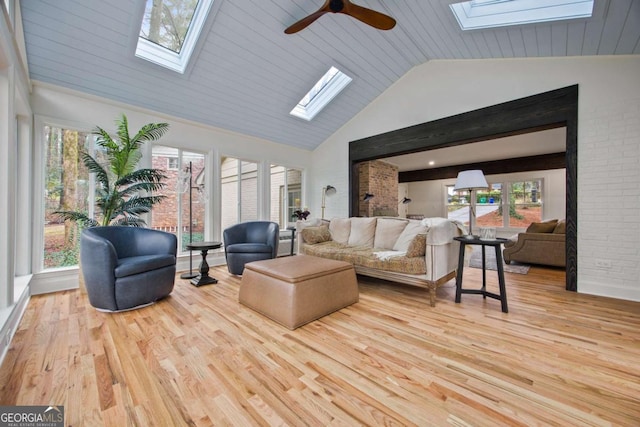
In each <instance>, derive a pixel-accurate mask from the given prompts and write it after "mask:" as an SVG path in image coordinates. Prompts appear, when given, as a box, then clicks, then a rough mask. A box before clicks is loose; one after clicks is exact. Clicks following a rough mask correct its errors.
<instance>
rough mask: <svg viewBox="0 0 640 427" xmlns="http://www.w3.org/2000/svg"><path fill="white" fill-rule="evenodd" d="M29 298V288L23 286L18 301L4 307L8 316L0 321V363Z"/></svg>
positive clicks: (0, 363) (7, 349)
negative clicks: (0, 323) (0, 326)
mask: <svg viewBox="0 0 640 427" xmlns="http://www.w3.org/2000/svg"><path fill="white" fill-rule="evenodd" d="M30 298H31V295H30V290H29V286H28V285H27V286H25V287H24V288H23V290H22V294H20V297H19V298H18V301H17V302H16V303H15V304H14V305H12V306H11V307H7V308H6V309H4V310H6V311H7V314H8V316H7V318H6V320H5V321H4V322H3V323H2V328H1V329H0V365H2V363H3V362H4V358H5V357H6V355H7V352H8V351H9V346H10V345H11V340H12V339H13V336H14V335H15V333H16V331H17V330H18V325H19V324H20V320H22V316H23V315H24V312H25V310H26V309H27V305H28V304H29V299H30ZM4 310H3V311H4Z"/></svg>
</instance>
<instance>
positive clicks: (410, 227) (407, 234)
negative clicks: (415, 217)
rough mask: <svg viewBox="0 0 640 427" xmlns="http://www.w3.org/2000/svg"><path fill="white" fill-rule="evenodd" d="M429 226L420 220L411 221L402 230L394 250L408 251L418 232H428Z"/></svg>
mask: <svg viewBox="0 0 640 427" xmlns="http://www.w3.org/2000/svg"><path fill="white" fill-rule="evenodd" d="M426 233H427V227H425V226H424V225H422V224H421V223H420V221H409V223H408V224H407V226H406V227H405V228H404V230H402V233H400V236H399V237H398V240H397V241H396V243H395V244H394V245H393V250H394V251H406V250H407V249H409V245H410V244H411V241H412V240H413V238H414V237H416V236H417V235H418V234H426Z"/></svg>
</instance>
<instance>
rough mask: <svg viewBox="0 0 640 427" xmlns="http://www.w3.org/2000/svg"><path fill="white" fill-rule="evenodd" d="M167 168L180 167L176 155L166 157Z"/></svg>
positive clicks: (174, 168) (175, 168) (176, 168)
mask: <svg viewBox="0 0 640 427" xmlns="http://www.w3.org/2000/svg"><path fill="white" fill-rule="evenodd" d="M167 169H169V170H178V169H180V159H179V158H177V157H167Z"/></svg>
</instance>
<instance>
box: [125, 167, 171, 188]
mask: <svg viewBox="0 0 640 427" xmlns="http://www.w3.org/2000/svg"><path fill="white" fill-rule="evenodd" d="M165 179H167V176H166V175H165V174H164V172H163V171H161V170H159V169H138V170H135V171H133V172H131V173H128V174H126V175H125V176H122V177H120V179H118V180H117V181H116V182H115V183H114V185H116V186H119V187H120V186H125V185H130V184H135V183H138V182H152V183H159V182H162V181H163V180H165Z"/></svg>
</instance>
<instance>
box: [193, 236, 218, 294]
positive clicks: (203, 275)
mask: <svg viewBox="0 0 640 427" xmlns="http://www.w3.org/2000/svg"><path fill="white" fill-rule="evenodd" d="M221 247H222V242H193V243H189V244H188V245H187V246H186V248H187V249H189V250H194V251H200V253H201V254H202V261H201V262H200V269H199V271H200V274H199V275H197V276H196V277H194V278H193V279H191V284H192V285H193V286H202V285H210V284H213V283H218V279H214V278H213V277H211V276H209V264H208V263H207V252H209V251H210V250H211V249H220V248H221Z"/></svg>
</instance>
